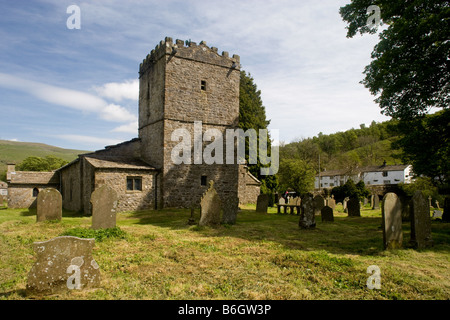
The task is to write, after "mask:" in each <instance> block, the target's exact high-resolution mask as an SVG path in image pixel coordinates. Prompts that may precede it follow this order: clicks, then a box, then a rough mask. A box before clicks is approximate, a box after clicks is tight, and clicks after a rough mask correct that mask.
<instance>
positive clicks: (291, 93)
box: [0, 0, 389, 150]
mask: <svg viewBox="0 0 450 320" xmlns="http://www.w3.org/2000/svg"><path fill="white" fill-rule="evenodd" d="M348 2H349V0H348V1H336V0H323V1H313V0H305V1H298V0H297V1H282V0H281V1H280V0H277V1H268V0H264V1H262V0H241V1H233V0H228V1H216V0H208V1H206V0H203V1H201V0H185V1H162V0H158V1H137V0H136V1H118V0H117V1H116V0H109V1H106V0H105V1H103V0H96V1H78V0H72V1H64V0H40V1H36V0H34V1H10V0H0V10H1V11H0V12H1V15H2V17H1V19H0V39H1V41H0V121H1V125H0V139H6V140H17V141H27V142H42V143H47V144H50V145H55V146H59V147H63V148H70V149H81V150H98V149H101V148H103V147H104V146H106V145H111V144H115V143H119V142H122V141H126V140H129V139H132V138H134V137H137V115H138V101H137V98H138V68H139V64H140V62H142V60H143V59H144V58H145V56H146V55H147V54H148V53H149V52H150V51H151V50H152V49H153V48H154V47H155V46H156V44H158V43H159V41H160V40H163V39H164V38H165V37H166V36H169V37H172V38H173V39H174V40H175V39H183V40H187V39H191V40H192V41H195V42H197V43H198V42H200V41H202V40H203V41H206V43H207V44H208V45H209V46H214V47H217V48H219V51H220V52H221V51H228V52H229V53H230V55H233V54H238V55H240V57H241V67H242V69H243V70H245V71H247V72H249V73H250V74H251V75H252V77H253V78H254V81H255V83H256V84H257V86H258V89H260V90H261V94H262V99H263V103H264V106H265V107H266V114H267V118H268V119H270V120H271V124H270V127H269V128H270V129H277V130H278V132H279V139H280V140H282V141H285V142H291V141H294V140H297V139H299V138H307V137H312V136H315V135H317V134H318V133H319V132H323V133H325V134H328V133H333V132H337V131H344V130H347V129H350V128H352V127H353V128H358V127H359V125H360V124H362V123H365V124H370V123H371V122H372V120H375V121H377V122H380V121H385V120H388V119H389V118H388V117H385V116H383V115H381V114H380V108H379V107H378V106H377V105H376V104H375V103H374V102H373V100H374V97H373V96H371V95H370V93H369V91H368V89H366V88H364V86H363V85H362V84H360V83H359V82H360V81H361V80H362V79H363V74H362V72H363V70H364V66H366V65H367V64H368V63H369V62H370V53H371V52H372V49H373V47H374V45H375V44H376V43H377V42H378V37H377V35H365V36H364V37H361V36H356V37H355V38H353V39H347V38H346V29H345V26H346V25H345V23H344V22H343V21H342V19H341V17H340V15H339V7H340V6H343V5H345V4H346V3H348ZM73 4H75V5H77V6H78V7H79V8H80V18H81V29H79V30H77V29H68V28H67V26H66V21H67V19H68V18H69V16H70V15H71V14H68V13H67V12H66V11H67V8H68V7H69V6H70V5H73Z"/></svg>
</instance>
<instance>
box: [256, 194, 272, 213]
mask: <svg viewBox="0 0 450 320" xmlns="http://www.w3.org/2000/svg"><path fill="white" fill-rule="evenodd" d="M268 206H269V195H268V194H260V195H259V196H258V198H257V199H256V212H258V213H267V207H268Z"/></svg>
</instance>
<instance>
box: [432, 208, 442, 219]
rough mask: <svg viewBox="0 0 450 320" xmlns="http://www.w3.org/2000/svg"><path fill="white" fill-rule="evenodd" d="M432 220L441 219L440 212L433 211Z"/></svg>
mask: <svg viewBox="0 0 450 320" xmlns="http://www.w3.org/2000/svg"><path fill="white" fill-rule="evenodd" d="M432 218H433V219H442V211H440V210H433V217H432Z"/></svg>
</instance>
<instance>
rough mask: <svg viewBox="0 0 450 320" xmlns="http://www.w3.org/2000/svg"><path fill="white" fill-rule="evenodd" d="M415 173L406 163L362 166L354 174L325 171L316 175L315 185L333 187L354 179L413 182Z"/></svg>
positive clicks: (371, 182) (343, 171)
mask: <svg viewBox="0 0 450 320" xmlns="http://www.w3.org/2000/svg"><path fill="white" fill-rule="evenodd" d="M412 175H413V172H412V166H411V165H406V164H400V165H397V164H396V165H386V163H383V165H381V166H369V167H361V168H357V169H356V170H354V173H353V174H348V172H346V170H331V171H323V172H321V173H320V175H316V179H315V185H314V187H315V188H316V189H318V188H319V181H320V188H333V187H337V186H341V185H343V184H345V183H346V182H347V180H348V179H352V180H353V181H354V182H355V183H357V182H359V181H361V180H363V181H364V184H366V185H386V184H398V183H411V182H412V181H411V177H412Z"/></svg>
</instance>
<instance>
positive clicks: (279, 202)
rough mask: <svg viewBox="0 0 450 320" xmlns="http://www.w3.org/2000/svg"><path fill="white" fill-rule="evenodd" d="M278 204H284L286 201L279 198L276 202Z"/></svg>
mask: <svg viewBox="0 0 450 320" xmlns="http://www.w3.org/2000/svg"><path fill="white" fill-rule="evenodd" d="M278 204H286V200H284V198H283V197H281V198H280V200H279V201H278Z"/></svg>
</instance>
